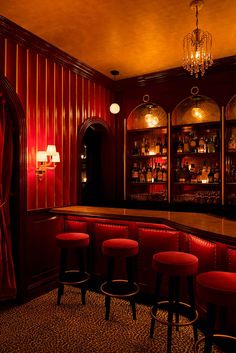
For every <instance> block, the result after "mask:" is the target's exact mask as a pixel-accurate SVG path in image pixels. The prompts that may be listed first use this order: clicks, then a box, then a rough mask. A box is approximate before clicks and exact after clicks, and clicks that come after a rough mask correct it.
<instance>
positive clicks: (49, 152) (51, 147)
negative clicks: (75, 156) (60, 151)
mask: <svg viewBox="0 0 236 353" xmlns="http://www.w3.org/2000/svg"><path fill="white" fill-rule="evenodd" d="M56 152H57V150H56V146H55V145H48V147H47V155H48V156H53V155H54V154H55V153H56Z"/></svg>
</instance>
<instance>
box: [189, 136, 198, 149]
mask: <svg viewBox="0 0 236 353" xmlns="http://www.w3.org/2000/svg"><path fill="white" fill-rule="evenodd" d="M189 136H190V137H189V145H190V152H192V153H196V152H197V141H196V138H195V137H194V132H191V133H190V135H189Z"/></svg>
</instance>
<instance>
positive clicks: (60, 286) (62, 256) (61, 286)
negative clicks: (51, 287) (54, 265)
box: [57, 248, 67, 305]
mask: <svg viewBox="0 0 236 353" xmlns="http://www.w3.org/2000/svg"><path fill="white" fill-rule="evenodd" d="M66 257H67V249H65V248H62V249H61V253H60V269H59V283H58V292H57V305H60V303H61V297H62V295H63V294H64V284H63V283H61V282H62V281H63V274H64V272H65V270H66Z"/></svg>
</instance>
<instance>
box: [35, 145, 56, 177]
mask: <svg viewBox="0 0 236 353" xmlns="http://www.w3.org/2000/svg"><path fill="white" fill-rule="evenodd" d="M59 162H60V154H59V152H57V151H56V146H55V145H48V147H47V150H46V151H37V153H36V165H37V167H36V170H35V174H36V175H37V176H38V178H39V180H42V178H43V175H44V174H45V173H46V170H47V169H51V170H54V169H55V168H56V163H59Z"/></svg>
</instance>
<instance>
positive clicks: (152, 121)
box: [143, 94, 159, 127]
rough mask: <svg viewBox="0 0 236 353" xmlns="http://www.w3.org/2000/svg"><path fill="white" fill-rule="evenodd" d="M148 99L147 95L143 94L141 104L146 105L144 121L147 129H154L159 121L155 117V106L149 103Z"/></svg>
mask: <svg viewBox="0 0 236 353" xmlns="http://www.w3.org/2000/svg"><path fill="white" fill-rule="evenodd" d="M149 100H150V97H149V95H148V94H145V95H144V96H143V102H144V103H146V108H147V111H146V112H145V116H144V118H145V121H146V123H147V125H148V127H155V126H157V125H158V124H159V119H158V117H157V116H156V114H155V113H156V112H155V109H154V108H155V106H154V104H152V103H149Z"/></svg>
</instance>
